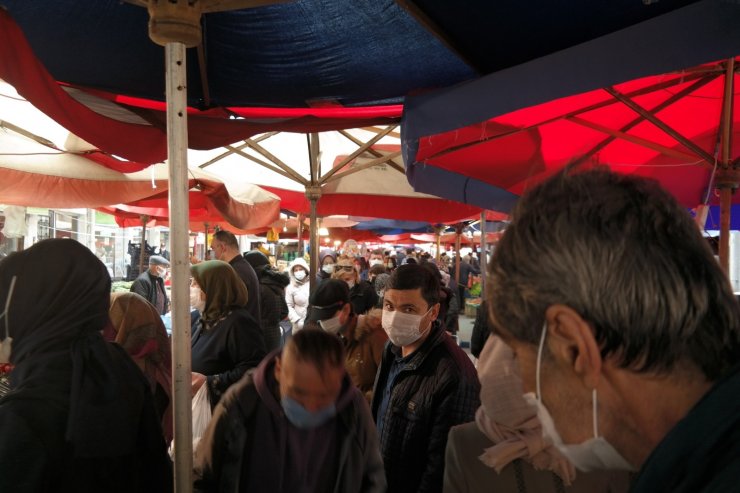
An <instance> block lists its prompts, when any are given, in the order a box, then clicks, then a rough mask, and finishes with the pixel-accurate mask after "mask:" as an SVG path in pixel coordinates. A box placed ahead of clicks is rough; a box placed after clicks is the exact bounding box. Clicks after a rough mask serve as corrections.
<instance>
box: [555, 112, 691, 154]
mask: <svg viewBox="0 0 740 493" xmlns="http://www.w3.org/2000/svg"><path fill="white" fill-rule="evenodd" d="M567 120H568V121H570V122H573V123H576V124H578V125H581V126H584V127H587V128H590V129H593V130H596V131H598V132H603V133H605V134H607V135H610V136H611V137H613V138H617V139H622V140H626V141H627V142H631V143H633V144H637V145H639V146H641V147H647V148H648V149H652V150H654V151H658V152H660V153H662V154H665V155H667V156H672V157H675V158H678V159H685V160H687V161H692V160H696V158H697V156H695V155H693V154H687V153H685V152H681V151H677V150H676V149H671V148H670V147H666V146H664V145H661V144H658V143H656V142H653V141H650V140H647V139H643V138H640V137H635V136H634V135H629V134H627V133H625V132H622V131H620V130H615V129H613V128H609V127H605V126H604V125H599V124H598V123H593V122H589V121H588V120H584V119H583V118H581V117H578V116H571V117H569V118H567Z"/></svg>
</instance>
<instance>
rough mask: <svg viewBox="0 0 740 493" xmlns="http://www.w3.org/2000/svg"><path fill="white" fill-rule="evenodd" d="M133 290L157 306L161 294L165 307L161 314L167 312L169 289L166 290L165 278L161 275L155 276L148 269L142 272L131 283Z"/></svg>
mask: <svg viewBox="0 0 740 493" xmlns="http://www.w3.org/2000/svg"><path fill="white" fill-rule="evenodd" d="M131 292H132V293H136V294H138V295H139V296H142V297H143V298H144V299H145V300H147V301H148V302H149V303H151V304H152V305H154V307H155V308H156V307H157V301H158V298H159V297H160V296H163V297H164V304H163V306H164V308H163V310H161V311H160V315H164V314H165V313H167V308H168V307H169V305H170V300H169V299H167V291H165V290H164V280H163V279H162V278H161V277H158V276H153V275H152V274H151V273H150V272H149V271H148V270H147V271H145V272H142V273H141V274H140V275H139V277H137V278H136V280H135V281H134V282H133V283H132V284H131Z"/></svg>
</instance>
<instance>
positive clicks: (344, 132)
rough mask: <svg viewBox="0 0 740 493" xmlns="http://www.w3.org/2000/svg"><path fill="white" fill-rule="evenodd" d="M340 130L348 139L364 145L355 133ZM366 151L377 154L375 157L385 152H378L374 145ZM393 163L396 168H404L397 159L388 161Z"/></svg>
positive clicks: (358, 144)
mask: <svg viewBox="0 0 740 493" xmlns="http://www.w3.org/2000/svg"><path fill="white" fill-rule="evenodd" d="M338 132H339V134H340V135H342V136H344V137H345V138H346V139H347V140H349V141H350V142H353V143H354V144H356V145H357V146H362V141H361V140H360V139H358V138H357V137H355V136H354V135H352V134H351V133H349V132H347V131H346V130H338ZM366 152H367V153H368V154H371V155H373V156H375V157H381V156H382V155H383V154H381V153H380V152H378V151H376V150H375V149H373V148H372V147H371V148H369V149H368V150H367V151H366ZM391 163H393V164H394V165H395V166H394V167H395V168H396V169H398V168H399V167H400V168H403V166H400V165H399V164H398V163H397V162H395V161H388V164H391Z"/></svg>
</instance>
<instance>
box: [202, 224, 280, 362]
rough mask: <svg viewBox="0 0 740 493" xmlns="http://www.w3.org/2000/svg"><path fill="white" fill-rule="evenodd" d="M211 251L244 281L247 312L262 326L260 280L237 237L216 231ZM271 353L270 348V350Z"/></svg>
mask: <svg viewBox="0 0 740 493" xmlns="http://www.w3.org/2000/svg"><path fill="white" fill-rule="evenodd" d="M211 250H213V253H214V255H215V258H216V260H223V261H224V262H228V263H229V265H231V266H232V267H233V268H234V270H235V271H236V273H237V274H239V277H240V278H241V280H242V281H244V285H245V286H246V287H247V295H248V301H247V307H246V308H247V311H248V312H249V314H250V315H252V316H253V317H254V319H255V320H256V321H257V323H258V324H260V325H261V324H262V317H261V315H260V313H261V312H260V301H261V300H260V289H259V280H258V279H257V273H256V272H255V271H254V269H253V268H252V266H251V265H249V263H248V262H247V261H246V260H244V257H243V256H242V254H241V253H239V242H237V241H236V236H234V233H231V232H230V231H225V230H221V231H216V232H215V233H214V234H213V239H212V240H211ZM268 351H269V348H268Z"/></svg>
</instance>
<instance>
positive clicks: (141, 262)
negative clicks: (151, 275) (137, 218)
mask: <svg viewBox="0 0 740 493" xmlns="http://www.w3.org/2000/svg"><path fill="white" fill-rule="evenodd" d="M148 222H149V216H147V215H146V214H142V215H141V248H139V275H141V274H142V272H144V252H145V251H146V223H148Z"/></svg>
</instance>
